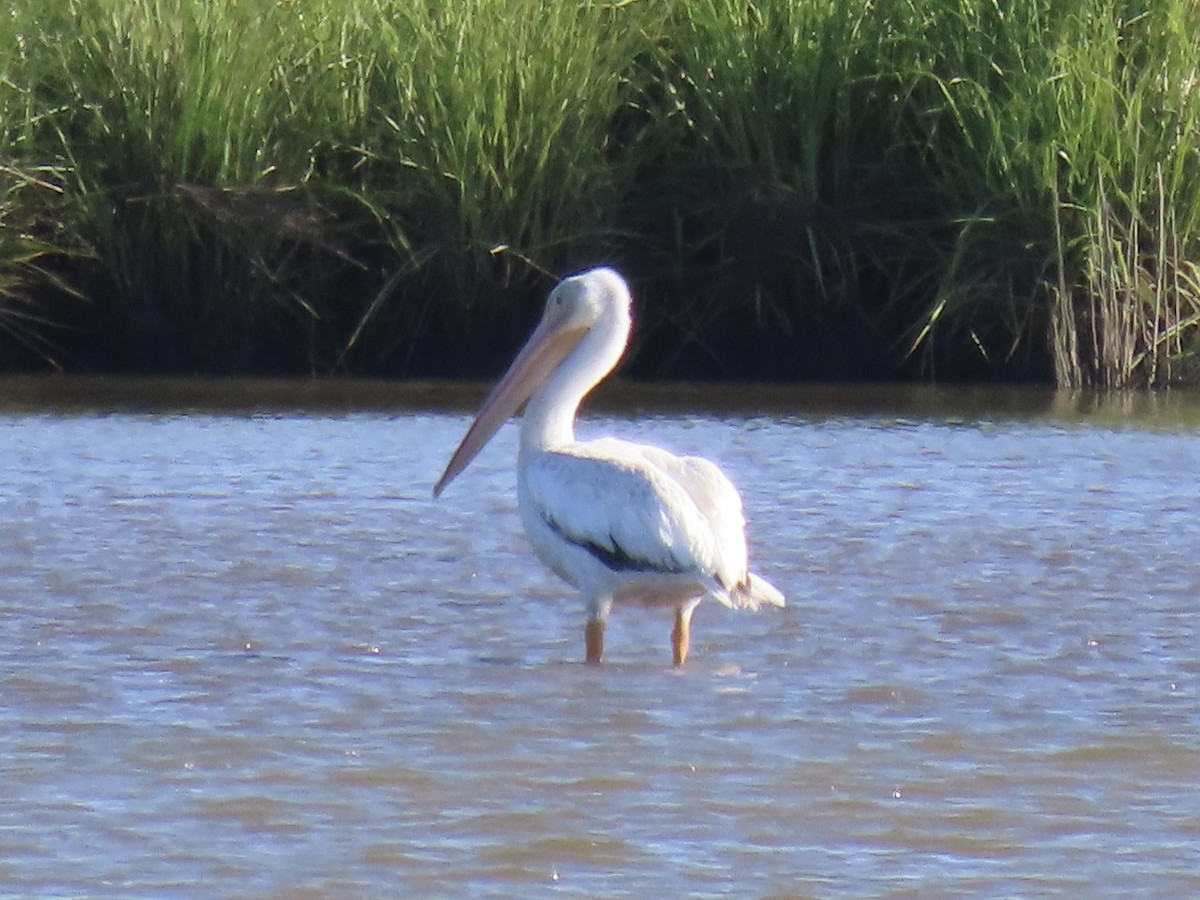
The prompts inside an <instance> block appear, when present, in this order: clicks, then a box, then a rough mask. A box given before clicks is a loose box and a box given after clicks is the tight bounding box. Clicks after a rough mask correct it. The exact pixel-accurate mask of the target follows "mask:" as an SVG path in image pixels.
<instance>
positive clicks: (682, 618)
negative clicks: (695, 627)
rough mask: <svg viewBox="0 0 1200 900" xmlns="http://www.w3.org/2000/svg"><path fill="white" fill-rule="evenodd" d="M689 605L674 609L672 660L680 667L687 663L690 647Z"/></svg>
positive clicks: (690, 611)
mask: <svg viewBox="0 0 1200 900" xmlns="http://www.w3.org/2000/svg"><path fill="white" fill-rule="evenodd" d="M694 608H695V607H693V606H691V605H687V606H677V607H676V608H675V628H674V629H673V630H672V631H671V649H672V650H673V651H674V652H673V653H672V660H673V661H674V663H675V665H677V666H682V665H683V664H684V663H685V662H687V655H688V650H690V649H691V647H692V610H693V609H694Z"/></svg>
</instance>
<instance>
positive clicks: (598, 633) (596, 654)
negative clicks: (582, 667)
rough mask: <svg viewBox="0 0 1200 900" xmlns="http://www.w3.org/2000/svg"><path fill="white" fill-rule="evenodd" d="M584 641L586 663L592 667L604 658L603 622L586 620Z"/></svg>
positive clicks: (601, 620)
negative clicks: (585, 645)
mask: <svg viewBox="0 0 1200 900" xmlns="http://www.w3.org/2000/svg"><path fill="white" fill-rule="evenodd" d="M584 641H585V643H586V644H587V661H588V662H589V663H592V664H593V665H594V664H596V663H598V662H600V660H601V659H603V658H604V620H603V619H588V623H587V628H586V629H585V630H584Z"/></svg>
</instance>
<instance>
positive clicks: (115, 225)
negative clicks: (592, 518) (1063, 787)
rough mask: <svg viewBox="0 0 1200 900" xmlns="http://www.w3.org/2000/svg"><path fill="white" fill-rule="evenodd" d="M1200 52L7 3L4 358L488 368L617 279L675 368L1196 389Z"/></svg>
mask: <svg viewBox="0 0 1200 900" xmlns="http://www.w3.org/2000/svg"><path fill="white" fill-rule="evenodd" d="M1197 33H1200V12H1198V8H1197V7H1196V5H1195V4H1194V2H1192V0H1164V2H1162V3H1158V4H1152V5H1150V6H1149V7H1147V6H1146V5H1145V4H1141V5H1135V4H1133V3H1130V2H1128V0H1032V2H1030V3H1025V4H1017V5H1012V4H1000V3H994V2H993V3H984V4H978V3H969V2H967V0H938V2H937V3H935V4H932V5H931V4H919V3H916V2H915V0H872V2H866V3H861V4H850V3H840V2H836V0H798V2H794V3H768V2H746V0H741V2H735V0H670V2H662V3H652V2H650V0H623V2H621V0H604V2H598V0H583V2H580V3H559V2H551V0H453V2H450V3H445V4H440V5H438V4H414V3H411V2H405V0H279V2H272V3H258V2H252V0H211V2H201V0H63V2H61V3H57V4H45V3H41V2H37V0H14V2H13V3H12V4H10V8H9V9H8V11H7V12H6V13H4V14H3V15H0V46H2V47H5V48H7V50H4V51H0V117H2V119H0V366H5V367H11V366H18V365H30V364H31V361H34V360H37V359H41V360H43V362H44V363H49V364H52V365H59V366H63V365H66V366H74V365H91V366H99V367H103V368H120V369H134V370H176V371H179V370H182V371H360V372H362V371H370V372H414V371H435V370H440V371H478V370H480V369H483V368H487V367H489V366H490V365H491V363H490V361H489V360H490V354H494V353H495V352H497V348H496V346H495V345H496V343H497V342H496V339H495V338H496V335H497V334H507V333H510V332H514V331H515V332H519V331H521V330H522V329H523V328H525V327H526V325H527V324H528V318H529V315H530V314H531V312H532V309H531V307H532V306H533V305H535V304H536V303H537V302H538V301H539V300H540V297H541V296H543V295H544V290H545V288H546V286H547V285H548V283H549V282H550V281H551V280H552V278H553V277H556V276H558V275H562V274H565V273H566V272H568V271H570V270H573V269H576V268H579V267H582V266H584V265H589V264H594V263H598V262H608V261H611V262H615V263H616V264H618V265H620V266H621V267H622V268H624V269H625V270H626V271H627V272H628V273H630V274H631V275H632V276H633V277H634V280H635V285H636V286H637V287H638V288H639V296H640V297H641V298H642V307H641V314H640V320H641V328H640V330H639V334H640V339H641V340H643V341H645V342H646V344H647V345H648V349H649V351H650V352H647V353H644V354H643V356H642V358H643V359H644V360H646V362H645V363H644V364H643V370H644V371H662V372H677V371H680V369H679V367H681V366H684V365H685V364H686V365H689V366H691V368H692V370H695V369H697V368H699V369H701V370H703V371H712V372H722V371H724V372H732V373H734V374H739V375H746V376H759V377H762V376H777V377H778V376H790V377H797V376H814V375H821V374H824V375H829V374H836V375H839V376H842V377H863V376H864V375H868V376H886V375H888V374H890V373H895V372H897V371H901V372H908V373H912V372H918V371H921V372H924V373H925V374H926V375H928V376H940V377H945V376H950V377H965V376H980V375H983V376H988V375H996V374H1001V375H1006V376H1010V377H1011V376H1013V375H1017V376H1023V377H1031V376H1032V377H1045V378H1053V379H1054V380H1056V381H1057V383H1059V384H1061V385H1063V386H1072V387H1090V386H1095V387H1105V388H1113V387H1123V386H1128V385H1138V384H1165V383H1173V382H1179V381H1191V380H1195V379H1196V377H1197V375H1198V374H1200V367H1197V366H1196V365H1195V350H1196V349H1197V347H1196V344H1197V336H1198V335H1200V330H1198V329H1200V268H1198V265H1197V261H1198V260H1200V248H1198V240H1200V196H1198V195H1197V192H1200V172H1198V171H1197V168H1198V166H1200V147H1197V140H1198V138H1197V134H1198V133H1200V131H1198V126H1200V94H1198V92H1197V78H1198V77H1200V76H1198V72H1200V49H1198V47H1200V43H1198V42H1197V41H1195V39H1194V35H1195V34H1197ZM451 348H454V351H453V352H450V350H451ZM503 349H504V348H503V347H501V348H499V350H500V351H503ZM675 354H681V355H680V356H678V357H676V356H675ZM810 360H811V362H810ZM698 361H699V364H697V363H698Z"/></svg>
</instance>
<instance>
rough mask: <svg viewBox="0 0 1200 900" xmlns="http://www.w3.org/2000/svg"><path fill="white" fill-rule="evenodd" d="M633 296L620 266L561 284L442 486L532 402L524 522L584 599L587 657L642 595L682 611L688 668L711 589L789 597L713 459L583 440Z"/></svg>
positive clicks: (746, 600)
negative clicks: (581, 415)
mask: <svg viewBox="0 0 1200 900" xmlns="http://www.w3.org/2000/svg"><path fill="white" fill-rule="evenodd" d="M631 303H632V299H631V297H630V295H629V288H628V287H627V286H626V284H625V281H624V279H622V278H621V276H620V275H618V274H617V273H616V272H614V271H613V270H612V269H592V270H591V271H588V272H583V273H581V274H579V275H575V276H573V277H571V278H567V279H566V280H564V281H562V282H560V283H559V284H558V285H557V286H556V287H555V288H554V290H553V291H551V292H550V299H549V300H548V301H547V303H546V311H545V313H544V314H543V315H542V320H541V322H540V323H538V326H537V328H536V329H535V330H534V332H533V335H532V336H531V337H530V338H529V342H528V343H527V344H526V345H525V346H524V347H523V348H522V349H521V352H520V353H519V354H518V355H517V358H516V359H515V360H513V363H512V365H511V366H510V367H509V369H508V371H507V372H506V373H505V374H504V376H503V377H502V378H501V379H500V381H499V383H498V384H497V385H496V387H495V388H494V389H493V390H492V392H491V394H489V395H488V397H487V399H486V400H485V401H484V402H483V406H482V407H481V408H480V410H479V414H478V416H476V418H475V421H474V422H473V423H472V424H471V427H470V428H469V429H468V431H467V434H466V436H465V437H464V438H463V440H462V443H461V444H459V446H458V449H457V450H456V451H455V452H454V456H453V457H451V459H450V462H449V464H448V465H447V466H446V471H445V472H444V473H443V474H442V477H441V478H440V479H439V480H438V483H437V485H436V486H435V487H434V489H433V493H434V496H438V495H439V494H441V492H442V490H443V489H444V488H445V487H446V485H447V484H449V483H450V482H451V481H452V480H453V479H454V477H455V476H457V475H458V474H459V473H460V472H461V471H462V470H463V469H465V468H466V467H467V465H468V464H469V463H470V462H471V460H472V459H474V458H475V456H476V454H478V453H479V451H480V450H481V449H482V448H483V446H484V445H485V444H486V443H487V442H488V440H490V439H491V437H492V435H494V434H495V433H496V431H497V430H499V428H500V426H501V425H502V424H504V422H505V421H506V420H507V419H508V418H509V417H510V416H511V415H512V414H513V413H515V412H516V411H517V410H518V409H519V408H520V407H521V404H523V403H526V401H528V403H527V404H526V409H525V416H524V418H523V419H522V421H521V446H520V451H519V453H518V455H517V492H518V493H517V496H518V500H519V505H520V510H521V520H522V522H523V523H524V525H525V532H526V534H527V535H528V536H529V541H530V543H531V544H533V549H534V550H535V551H536V553H537V555H538V557H539V558H540V559H541V560H542V562H543V563H545V564H546V565H547V566H549V567H550V569H552V570H553V571H554V572H555V573H556V574H558V575H559V577H561V578H562V579H563V580H564V581H566V582H567V583H569V584H571V585H573V586H574V587H575V588H577V589H578V590H579V591H580V593H581V594H582V595H583V597H584V599H585V600H586V601H587V609H588V622H587V628H586V631H585V639H586V647H587V661H588V662H590V663H598V662H600V659H601V657H602V656H603V654H604V623H605V621H606V620H607V618H608V614H609V612H610V611H611V609H612V607H613V604H614V603H618V604H619V603H642V604H647V605H652V606H672V607H674V608H675V628H674V631H673V632H672V634H671V643H672V647H673V649H674V661H675V664H676V665H680V664H682V663H683V662H684V660H686V659H687V655H688V648H689V646H690V642H691V638H690V628H691V620H692V612H693V611H694V610H695V608H696V605H697V604H698V603H699V602H700V601H701V600H702V599H703V598H704V597H706V596H709V597H715V598H716V599H717V600H719V601H721V602H722V603H724V604H725V605H726V606H729V607H739V608H740V607H745V608H749V609H757V608H758V606H759V605H760V604H762V603H772V604H774V605H776V606H783V602H784V600H783V594H781V593H780V592H779V591H778V590H776V589H775V588H774V587H773V586H772V585H771V584H770V583H768V582H767V581H766V580H765V579H763V578H760V577H759V576H757V575H755V574H754V573H752V572H751V571H750V570H749V569H748V568H747V554H746V534H745V519H743V517H742V501H741V497H739V496H738V493H737V490H736V489H735V488H734V487H733V485H732V484H730V483H729V479H728V478H726V477H725V475H724V474H722V472H721V470H720V469H718V468H717V467H716V466H715V465H713V464H712V463H711V462H709V461H708V460H706V459H700V458H698V457H694V456H674V455H672V454H670V453H668V452H667V451H665V450H660V449H659V448H657V447H650V446H645V445H642V444H633V443H629V442H628V441H620V440H616V439H615V438H601V439H600V440H595V441H576V440H575V414H576V411H577V410H578V408H579V404H580V402H581V401H582V400H583V398H584V397H585V396H587V394H588V392H590V391H591V390H592V388H594V387H595V386H596V385H597V384H598V383H599V382H600V380H601V379H603V378H604V377H605V376H606V375H608V374H609V373H610V372H611V371H612V370H613V368H614V367H615V366H616V364H617V362H618V361H619V360H620V358H621V355H622V354H623V353H624V352H625V345H626V342H627V341H628V340H629V329H630V325H631V318H630V305H631Z"/></svg>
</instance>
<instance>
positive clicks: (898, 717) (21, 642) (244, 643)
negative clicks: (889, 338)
mask: <svg viewBox="0 0 1200 900" xmlns="http://www.w3.org/2000/svg"><path fill="white" fill-rule="evenodd" d="M7 388H8V389H7V390H6V392H5V395H6V396H7V397H8V404H7V412H4V413H3V414H0V480H2V484H3V489H2V491H0V679H2V682H0V683H2V688H0V690H2V704H0V895H3V896H14V897H16V896H21V897H31V896H122V897H156V898H157V897H218V896H219V897H305V896H308V897H364V896H399V895H407V896H450V897H459V896H466V897H491V896H496V897H503V896H512V895H514V894H522V895H528V896H548V897H549V896H567V897H596V896H612V897H620V896H629V897H642V896H655V895H658V896H682V895H685V894H686V895H692V896H722V895H730V896H733V895H736V896H739V897H744V896H754V897H792V896H828V895H839V896H881V895H882V896H911V897H939V896H940V897H958V896H964V895H972V896H1032V895H1046V894H1059V895H1064V896H1098V895H1099V896H1125V895H1128V894H1130V893H1133V892H1137V893H1139V895H1141V896H1161V897H1180V896H1189V895H1196V894H1197V893H1198V892H1200V791H1197V790H1196V784H1197V782H1198V781H1200V656H1198V654H1197V647H1198V646H1200V643H1198V638H1200V635H1198V634H1197V624H1196V615H1197V602H1198V598H1200V562H1198V561H1197V545H1198V543H1200V541H1198V538H1200V499H1198V497H1197V491H1196V487H1195V477H1196V473H1197V472H1198V471H1200V437H1198V436H1197V430H1198V428H1200V426H1198V425H1197V424H1196V419H1195V416H1194V414H1193V412H1192V411H1191V410H1192V406H1191V405H1190V402H1188V403H1181V401H1178V399H1176V400H1153V399H1146V398H1143V399H1141V400H1138V401H1135V403H1134V405H1135V406H1137V407H1138V408H1136V409H1132V410H1130V409H1117V410H1113V409H1112V408H1110V407H1105V408H1102V409H1100V410H1098V411H1097V410H1089V409H1085V408H1081V407H1080V406H1079V405H1077V404H1075V403H1073V402H1069V401H1063V400H1061V399H1056V398H1053V397H1051V396H1049V395H1016V394H1011V395H1005V397H1001V398H996V397H991V398H986V397H980V396H977V395H974V394H954V393H952V392H951V393H946V392H930V391H924V392H911V391H901V392H891V393H885V394H882V395H880V394H878V393H873V394H852V393H846V392H841V393H839V392H836V391H827V392H812V391H809V392H807V393H805V392H791V393H789V392H788V391H786V390H784V389H779V390H776V391H774V392H771V393H769V394H758V395H755V396H754V397H752V398H746V397H744V396H743V397H742V398H741V400H740V401H739V400H738V399H737V398H736V397H735V396H734V395H732V394H722V393H720V392H718V393H716V394H714V393H713V392H712V391H707V392H705V397H706V398H707V399H708V400H709V401H710V404H711V405H710V412H708V413H696V412H695V411H694V410H695V408H696V406H695V402H694V401H695V400H696V397H694V396H693V397H691V398H690V400H689V398H685V399H684V401H682V402H681V403H677V404H675V405H674V406H672V404H670V403H666V402H663V401H664V396H663V394H662V393H661V391H658V392H656V391H654V390H650V391H646V392H643V393H641V394H639V395H637V396H636V397H634V398H633V399H632V400H622V401H620V402H619V403H616V402H614V404H613V405H611V406H608V407H605V406H602V407H601V413H600V414H599V415H597V416H595V417H593V418H592V419H591V420H590V423H589V425H588V426H587V428H586V429H585V430H586V431H590V432H591V433H601V432H609V431H612V432H620V433H621V434H623V435H625V436H628V437H631V438H634V439H644V440H653V441H656V442H659V443H662V444H664V445H666V446H669V447H672V448H673V449H676V450H679V451H686V452H700V453H703V454H705V455H708V456H710V457H713V458H715V459H718V460H720V462H721V463H722V465H723V466H724V467H725V468H726V470H727V471H728V472H729V473H730V474H731V476H732V477H733V479H734V480H735V481H736V482H737V483H738V484H739V485H740V486H741V488H742V489H743V492H744V495H745V498H746V504H747V508H748V513H749V517H750V520H751V542H752V546H753V548H754V554H755V559H756V565H757V567H758V568H759V569H760V570H761V571H762V572H763V574H765V575H766V576H768V577H769V578H771V579H772V580H773V581H774V582H775V583H776V584H777V585H778V586H779V587H780V588H781V589H783V590H784V591H785V592H786V593H787V594H788V596H789V599H790V605H789V606H788V607H787V608H786V609H784V610H772V609H768V610H764V611H762V612H761V613H759V614H757V615H753V614H746V613H734V612H731V611H728V610H725V609H724V608H722V607H720V606H718V605H716V604H705V605H703V606H702V607H701V608H700V610H699V611H698V612H697V614H696V618H695V622H694V641H695V643H694V647H693V657H692V659H691V660H689V662H688V664H687V666H686V667H684V668H683V669H682V670H676V669H673V668H672V667H671V666H670V665H669V660H670V640H669V635H670V625H671V623H670V618H669V615H667V614H665V613H661V612H659V613H654V612H650V611H645V610H618V611H617V612H616V613H615V614H614V618H613V620H612V622H611V625H610V629H609V634H608V641H607V649H608V654H609V660H610V661H609V662H606V664H605V665H604V666H602V667H600V668H593V667H588V666H585V665H583V664H581V662H580V660H581V659H582V655H583V634H582V631H583V612H582V609H581V606H580V605H579V604H578V603H577V602H576V601H574V600H573V599H572V598H571V597H570V594H569V592H567V591H566V590H564V588H563V587H562V586H561V585H560V584H558V583H557V582H556V581H555V580H554V578H553V577H552V576H550V575H548V574H547V573H546V572H544V571H543V570H542V569H541V568H540V566H539V565H538V564H537V563H536V561H535V560H533V558H532V557H531V555H530V554H529V552H528V550H527V547H526V545H525V543H524V539H523V537H522V536H521V534H520V525H519V522H518V519H517V515H516V510H515V507H514V485H513V481H514V478H513V474H512V472H511V463H512V458H513V452H514V438H515V432H514V429H513V428H512V427H511V426H510V427H509V428H507V429H506V430H505V431H504V432H502V433H501V435H500V437H499V438H498V441H497V443H496V445H495V446H494V447H492V448H490V449H489V450H487V451H485V453H484V454H483V456H481V457H480V459H479V460H478V461H477V462H476V464H475V465H474V466H472V467H471V468H470V469H469V470H468V471H467V472H466V473H465V474H464V475H463V476H462V477H461V478H460V479H459V480H458V481H456V482H455V483H454V484H453V485H452V486H451V488H450V489H449V490H448V492H447V494H446V495H445V496H444V497H443V498H442V499H441V500H439V501H434V500H432V499H431V498H430V496H429V489H430V485H431V484H432V482H433V481H434V480H435V478H436V477H437V475H438V474H439V473H440V471H441V467H442V465H443V464H444V462H445V459H446V457H447V455H448V453H449V452H450V450H451V449H453V446H454V445H455V443H456V442H457V440H458V439H459V437H461V434H462V431H463V429H464V427H465V425H466V422H467V415H466V413H465V410H464V408H463V404H464V403H465V404H470V403H472V402H474V400H475V399H477V396H478V395H477V393H472V394H471V396H470V397H467V398H464V397H462V396H460V395H457V394H454V393H453V392H449V393H446V392H439V391H438V390H435V389H434V388H424V389H421V390H411V391H408V392H405V391H404V390H402V389H401V390H397V389H384V388H380V387H378V386H377V387H376V389H375V392H374V393H370V394H369V395H368V394H361V393H360V394H356V390H362V389H356V388H354V387H352V386H334V387H332V388H327V389H325V390H324V391H316V392H315V393H314V389H313V388H311V386H307V387H306V386H295V385H292V386H287V385H278V384H274V385H272V384H267V385H261V384H259V385H257V386H255V385H250V386H245V385H240V386H231V385H228V384H216V385H199V386H197V385H191V386H190V387H187V386H183V385H179V384H174V385H172V384H166V383H155V384H154V385H152V386H151V387H150V389H149V392H148V393H136V392H135V393H134V394H133V395H131V394H130V392H129V389H128V386H117V387H115V388H114V387H113V386H111V385H109V386H105V385H101V386H100V387H99V388H97V387H96V386H94V385H84V386H81V385H75V386H68V387H67V388H63V387H62V386H61V385H58V384H57V383H46V382H14V383H11V384H9V385H7ZM431 398H433V400H436V401H437V402H438V403H439V404H441V405H444V406H446V408H448V409H449V410H450V411H448V412H429V411H420V410H421V408H424V407H426V406H428V404H429V403H430V402H433V401H432V400H431ZM839 398H840V400H839ZM1163 404H1166V406H1167V408H1166V409H1163V408H1161V407H1162V405H1163ZM621 405H624V406H625V408H627V409H630V410H632V411H633V412H632V414H629V415H626V414H622V413H620V412H618V411H616V409H615V408H614V407H615V406H621ZM1147 405H1148V407H1149V408H1146V407H1147ZM688 408H690V409H692V410H693V411H691V412H686V411H684V410H685V409H688ZM654 409H659V410H660V411H661V410H665V412H660V413H659V414H657V415H651V414H650V413H651V411H652V410H654ZM738 409H741V410H742V411H741V412H738V411H737V410H738ZM181 410H182V411H181Z"/></svg>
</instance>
